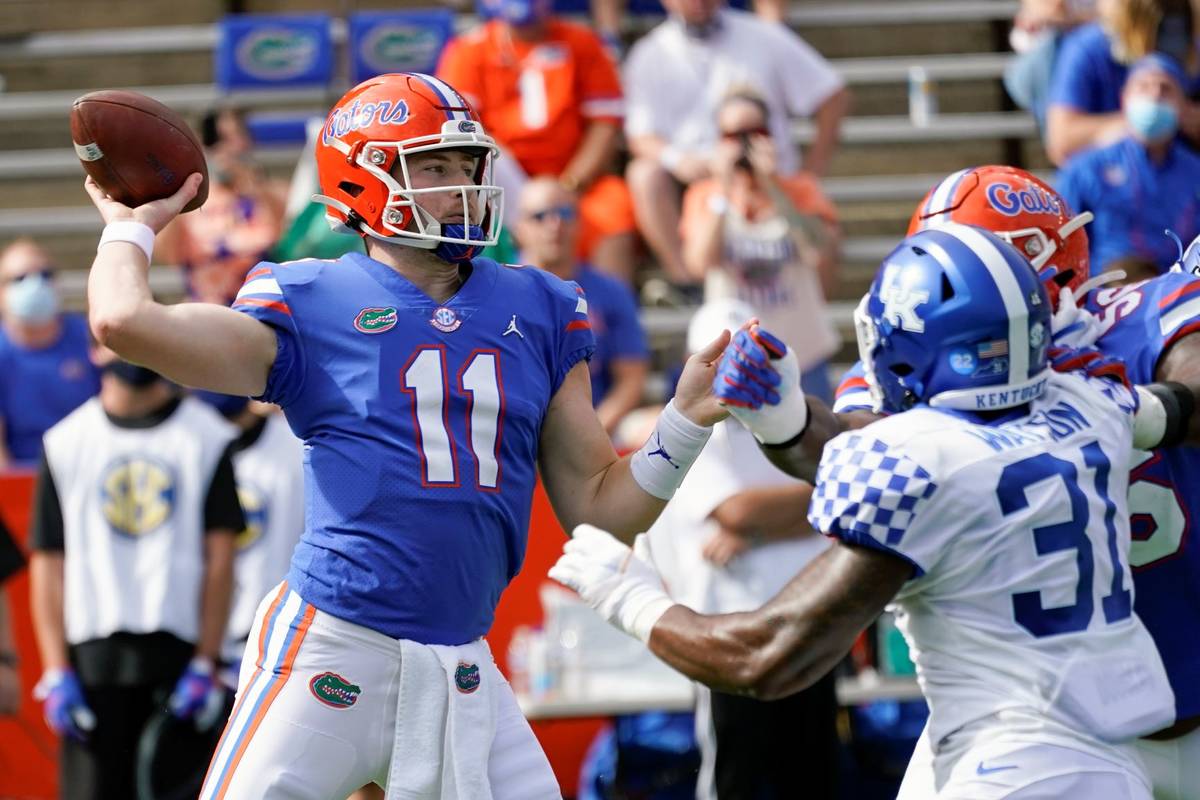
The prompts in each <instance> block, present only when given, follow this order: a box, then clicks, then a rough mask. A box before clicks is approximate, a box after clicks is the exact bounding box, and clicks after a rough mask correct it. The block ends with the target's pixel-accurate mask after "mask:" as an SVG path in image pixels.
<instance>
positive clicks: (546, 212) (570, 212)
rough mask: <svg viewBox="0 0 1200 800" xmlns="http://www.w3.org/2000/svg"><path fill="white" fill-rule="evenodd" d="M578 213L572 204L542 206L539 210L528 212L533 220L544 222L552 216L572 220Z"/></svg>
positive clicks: (565, 220)
mask: <svg viewBox="0 0 1200 800" xmlns="http://www.w3.org/2000/svg"><path fill="white" fill-rule="evenodd" d="M578 215H579V212H578V211H576V210H575V207H574V206H551V207H550V208H543V209H542V210H541V211H530V212H529V218H530V219H531V220H533V221H534V222H545V221H546V220H547V219H548V218H549V217H554V218H555V219H559V220H561V221H563V222H574V221H575V217H577V216H578Z"/></svg>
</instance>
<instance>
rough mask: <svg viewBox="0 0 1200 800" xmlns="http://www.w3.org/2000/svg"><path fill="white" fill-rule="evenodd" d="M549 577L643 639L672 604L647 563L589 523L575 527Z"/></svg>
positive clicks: (624, 545)
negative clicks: (573, 591) (572, 590)
mask: <svg viewBox="0 0 1200 800" xmlns="http://www.w3.org/2000/svg"><path fill="white" fill-rule="evenodd" d="M643 536H644V534H643ZM638 538H639V539H640V538H642V537H641V536H639V537H638ZM550 577H551V578H552V579H553V580H556V581H558V582H559V583H561V584H562V585H563V586H566V587H568V588H570V589H574V590H575V591H576V592H578V594H579V596H580V598H582V599H583V602H585V603H587V604H588V605H589V606H591V607H592V608H594V609H595V610H596V611H597V612H598V613H599V614H600V616H602V617H604V618H605V619H606V620H608V622H609V623H611V624H612V625H614V626H615V627H617V628H620V629H621V630H623V631H625V633H628V634H629V635H630V636H635V637H637V638H638V639H641V640H642V641H643V642H647V641H649V640H650V632H651V631H652V630H653V629H654V623H656V622H658V619H659V617H661V616H662V615H663V614H664V613H666V611H667V609H668V608H670V607H671V606H673V605H675V602H674V601H673V600H672V599H671V598H670V597H668V596H667V592H666V590H665V589H664V588H663V583H662V578H660V577H659V575H658V573H657V572H656V571H655V569H654V567H653V566H652V565H651V564H649V563H647V562H646V561H645V560H643V559H642V558H639V557H638V556H637V555H636V554H635V553H634V550H633V549H631V548H630V547H629V546H628V545H626V544H623V543H622V542H620V541H618V540H617V539H616V538H615V537H614V536H613V535H612V534H611V533H609V532H608V531H604V530H601V529H600V528H597V527H595V526H594V525H579V526H578V527H576V528H575V531H574V533H573V534H572V536H571V540H570V541H569V542H567V543H566V545H565V546H564V547H563V554H562V556H560V557H559V559H558V561H557V563H555V565H554V566H553V567H551V568H550Z"/></svg>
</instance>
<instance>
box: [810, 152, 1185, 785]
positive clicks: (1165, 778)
mask: <svg viewBox="0 0 1200 800" xmlns="http://www.w3.org/2000/svg"><path fill="white" fill-rule="evenodd" d="M1090 217H1091V215H1090V214H1089V213H1084V214H1079V215H1075V214H1074V213H1073V212H1072V210H1071V209H1070V208H1069V207H1068V205H1067V203H1066V201H1065V200H1064V199H1063V198H1062V197H1061V196H1059V194H1058V193H1057V192H1056V191H1055V190H1054V189H1053V187H1051V186H1049V185H1048V184H1046V183H1045V182H1043V181H1041V180H1040V179H1038V178H1037V177H1036V176H1034V175H1031V174H1030V173H1028V172H1026V171H1025V170H1021V169H1017V168H1015V167H1005V166H995V165H993V166H983V167H974V168H971V169H964V170H959V171H958V172H955V173H952V174H951V175H948V176H947V177H946V178H944V179H943V180H941V181H939V182H938V183H937V184H936V185H935V186H934V187H933V188H931V189H930V191H929V192H928V194H927V195H926V196H925V198H924V199H923V200H922V201H921V203H920V204H919V205H918V206H917V209H916V211H915V212H914V214H913V217H912V220H911V222H910V223H909V233H915V232H916V231H919V230H923V229H925V228H936V227H939V226H940V225H943V224H945V223H947V222H961V223H965V224H970V225H978V226H980V227H983V228H986V229H988V230H990V231H992V232H994V233H996V234H997V235H999V236H1001V237H1003V238H1005V239H1006V241H1010V242H1011V243H1012V244H1013V245H1014V246H1015V247H1017V248H1018V249H1019V250H1021V251H1022V252H1024V253H1026V254H1027V255H1028V256H1029V258H1030V261H1031V263H1032V264H1033V265H1034V267H1035V268H1037V269H1038V270H1039V275H1041V277H1042V280H1043V284H1044V285H1045V286H1046V288H1047V290H1048V291H1049V293H1050V301H1051V304H1052V305H1054V306H1055V307H1056V308H1057V309H1058V310H1057V311H1056V313H1055V315H1054V318H1053V321H1052V326H1051V327H1052V329H1054V332H1053V335H1052V339H1058V340H1062V339H1064V338H1065V339H1066V341H1068V342H1074V343H1080V342H1091V341H1092V340H1095V347H1096V348H1097V349H1098V350H1099V351H1100V353H1102V354H1104V356H1107V357H1116V358H1119V359H1121V360H1122V361H1123V362H1124V364H1125V369H1126V371H1127V373H1128V376H1129V379H1130V380H1131V381H1133V382H1134V383H1143V384H1144V383H1150V382H1152V381H1165V382H1177V383H1175V388H1176V389H1177V390H1179V391H1180V399H1181V400H1182V401H1183V402H1189V398H1188V395H1189V394H1190V395H1191V396H1192V399H1191V400H1190V402H1191V403H1193V404H1194V403H1195V399H1194V398H1195V397H1197V396H1200V370H1198V369H1197V364H1200V299H1198V298H1200V280H1198V279H1197V278H1196V270H1195V268H1194V267H1195V264H1196V262H1197V254H1198V253H1200V246H1198V244H1197V242H1193V244H1192V246H1191V247H1189V248H1188V250H1187V252H1186V253H1181V255H1180V261H1181V263H1180V264H1179V265H1178V266H1177V269H1173V270H1172V271H1170V272H1168V273H1166V274H1163V275H1159V276H1158V277H1156V278H1153V279H1151V280H1145V281H1139V282H1136V283H1133V284H1131V285H1125V286H1120V287H1115V288H1114V287H1111V286H1103V287H1101V288H1094V289H1091V290H1089V289H1088V284H1090V285H1093V286H1095V285H1096V284H1102V283H1109V284H1111V283H1113V282H1114V281H1119V275H1117V274H1113V273H1105V274H1103V275H1100V276H1097V278H1094V279H1092V280H1090V281H1086V284H1085V278H1086V277H1087V275H1088V274H1089V271H1090V270H1089V267H1088V240H1087V233H1086V230H1085V228H1084V227H1083V223H1085V222H1086V221H1087V220H1088V219H1089V218H1090ZM1181 249H1182V248H1181ZM1077 303H1078V307H1077V305H1076V304H1077ZM871 405H872V401H871V398H870V393H869V392H868V391H867V386H866V381H865V379H864V378H863V374H862V368H861V365H855V367H854V368H852V369H851V370H850V372H849V373H848V374H847V376H846V377H845V378H844V379H843V380H842V381H841V383H840V385H839V386H838V391H837V400H836V402H835V404H834V411H836V412H840V413H839V415H838V419H839V420H840V421H842V422H843V423H850V424H855V421H857V424H861V423H862V415H863V413H864V409H865V410H867V411H869V409H870V408H871ZM1192 427H1193V428H1196V427H1197V426H1192ZM1177 438H1178V442H1179V443H1180V445H1181V446H1177V447H1163V448H1160V449H1157V450H1155V451H1154V452H1149V451H1145V450H1138V451H1136V452H1135V453H1134V461H1135V464H1136V466H1135V467H1134V469H1133V471H1132V473H1131V475H1130V491H1129V511H1130V528H1131V534H1132V538H1133V544H1132V547H1131V549H1130V559H1129V560H1130V565H1131V566H1132V567H1133V576H1134V585H1135V589H1136V592H1137V604H1136V608H1135V610H1136V611H1137V614H1138V616H1139V617H1140V618H1141V619H1142V621H1143V622H1144V623H1145V625H1146V628H1147V629H1148V630H1149V631H1150V635H1151V636H1153V637H1154V642H1155V644H1156V645H1157V646H1158V650H1159V654H1160V655H1161V656H1162V659H1163V664H1164V666H1166V668H1167V677H1168V678H1170V680H1171V688H1172V689H1173V690H1174V692H1175V719H1174V720H1173V724H1171V725H1170V726H1168V727H1166V728H1164V729H1163V730H1161V731H1155V732H1153V733H1152V734H1150V735H1148V736H1147V737H1143V738H1142V739H1139V740H1138V742H1137V745H1138V749H1139V751H1140V753H1141V755H1142V758H1143V760H1144V761H1145V764H1146V770H1147V772H1148V773H1149V775H1150V778H1151V781H1152V783H1153V785H1154V796H1155V798H1156V800H1191V798H1193V797H1194V796H1195V795H1196V793H1197V787H1200V636H1196V635H1190V634H1189V633H1188V632H1190V631H1197V630H1200V598H1197V597H1196V596H1195V593H1194V591H1193V588H1192V587H1194V586H1195V585H1197V582H1198V581H1200V544H1198V543H1197V541H1196V537H1194V536H1191V535H1190V529H1191V527H1192V523H1193V521H1194V520H1196V519H1198V518H1200V493H1197V492H1196V491H1194V490H1192V489H1191V487H1192V485H1193V483H1194V481H1195V478H1196V476H1197V475H1200V451H1198V450H1197V449H1196V447H1195V445H1196V444H1198V443H1200V430H1186V429H1185V430H1180V431H1179V436H1178V437H1177ZM913 759H914V762H921V761H924V762H926V763H928V762H930V761H931V760H932V754H931V753H929V743H928V737H927V736H924V737H922V739H921V741H920V742H918V745H917V748H916V751H915V752H914V754H913ZM925 772H926V773H927V774H928V781H932V775H931V768H930V769H929V770H925ZM921 774H922V771H921V770H920V769H919V768H917V764H916V763H914V765H913V767H911V768H910V769H909V771H908V774H907V775H906V776H905V781H904V785H903V786H902V787H901V791H900V798H901V800H919V799H920V798H923V797H926V796H927V795H928V794H929V793H930V791H931V790H930V789H929V788H927V787H928V782H925V783H922V782H921V781H920V775H921Z"/></svg>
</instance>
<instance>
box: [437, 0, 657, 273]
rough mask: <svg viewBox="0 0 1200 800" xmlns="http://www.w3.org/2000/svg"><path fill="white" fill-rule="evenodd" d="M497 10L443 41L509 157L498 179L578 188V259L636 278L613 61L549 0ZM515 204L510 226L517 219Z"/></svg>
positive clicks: (510, 188) (441, 70) (621, 104)
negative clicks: (619, 162)
mask: <svg viewBox="0 0 1200 800" xmlns="http://www.w3.org/2000/svg"><path fill="white" fill-rule="evenodd" d="M490 5H491V8H489V9H488V10H490V11H492V12H493V13H494V14H495V15H496V16H495V18H493V19H492V20H490V21H489V22H487V23H485V24H483V25H482V26H480V27H478V28H476V29H475V30H473V31H470V32H469V33H466V34H464V35H462V36H460V37H458V38H456V39H454V40H453V41H451V42H450V44H449V45H448V46H447V47H446V51H445V53H444V54H443V55H442V60H441V64H440V65H439V67H438V77H440V78H442V79H443V80H445V81H446V82H448V83H449V84H451V85H452V86H454V87H455V88H456V89H458V90H459V91H460V92H462V94H463V95H464V96H465V97H466V98H467V99H468V100H469V101H470V102H471V104H472V105H473V106H474V107H475V109H476V111H478V113H479V116H480V119H481V120H482V121H483V125H484V128H485V129H486V130H487V132H488V133H489V134H491V135H492V136H493V137H495V139H496V141H497V142H499V143H500V145H501V147H503V148H504V150H505V152H506V154H507V155H509V156H511V157H510V158H506V159H500V160H498V161H497V162H496V181H497V183H499V184H501V185H503V186H504V188H505V190H506V193H507V195H508V196H509V197H517V196H518V195H519V194H520V190H521V187H522V185H523V184H524V182H525V180H527V179H528V178H530V177H539V176H544V175H548V176H551V177H554V178H557V179H558V181H559V182H560V183H561V184H562V185H563V186H564V187H565V188H566V189H568V190H570V191H576V192H578V193H579V195H580V217H581V223H582V225H581V230H580V241H579V256H580V258H582V259H584V260H586V261H588V262H589V263H591V264H593V265H594V266H596V267H598V268H599V269H601V270H603V271H605V272H608V273H609V274H612V275H615V276H618V277H622V278H625V279H629V278H631V277H632V262H633V252H634V244H635V241H636V235H635V230H636V222H635V220H634V217H633V203H632V200H631V199H630V197H629V191H628V189H627V188H626V186H625V182H624V180H623V179H622V178H620V177H618V176H616V175H613V174H610V173H609V172H608V169H609V167H610V164H611V162H612V161H613V158H614V157H615V155H616V152H617V146H618V142H619V138H620V134H621V125H622V121H623V118H624V110H625V101H624V99H623V96H622V92H621V81H620V77H619V76H618V74H617V69H616V66H615V65H614V64H613V62H612V60H611V58H610V57H609V56H608V54H607V53H606V52H605V49H604V44H603V42H602V41H601V40H600V38H599V37H598V36H597V35H596V34H595V33H593V32H592V31H591V30H590V29H588V28H586V27H584V26H582V25H576V24H574V23H571V22H567V21H565V20H562V19H558V18H557V17H554V16H552V15H551V13H550V2H549V0H490ZM516 221H517V216H516V209H515V204H510V205H509V207H508V208H506V209H505V223H506V225H507V226H509V227H512V226H513V225H515V224H516Z"/></svg>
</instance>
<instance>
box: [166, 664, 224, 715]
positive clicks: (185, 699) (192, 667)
mask: <svg viewBox="0 0 1200 800" xmlns="http://www.w3.org/2000/svg"><path fill="white" fill-rule="evenodd" d="M224 693H225V690H224V688H223V687H222V686H221V684H220V683H218V682H217V680H216V675H215V674H214V667H213V662H212V661H210V660H209V659H207V658H201V657H200V656H197V657H195V658H193V659H192V660H191V662H190V663H189V664H188V666H187V669H185V670H184V671H183V674H182V675H180V676H179V680H178V681H176V682H175V690H174V691H172V692H171V697H170V699H169V700H168V701H167V707H168V708H169V709H171V713H172V714H174V715H175V716H176V717H178V718H179V719H190V720H192V721H193V722H195V724H196V729H197V730H201V731H204V730H208V729H209V728H211V727H212V726H213V725H215V724H216V722H217V718H218V717H219V716H220V714H221V707H222V705H223V703H224Z"/></svg>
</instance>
